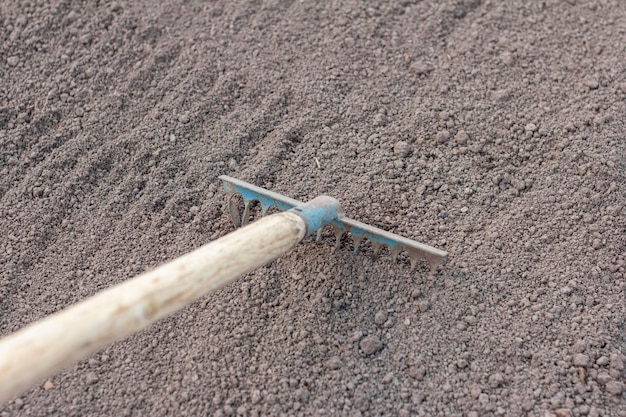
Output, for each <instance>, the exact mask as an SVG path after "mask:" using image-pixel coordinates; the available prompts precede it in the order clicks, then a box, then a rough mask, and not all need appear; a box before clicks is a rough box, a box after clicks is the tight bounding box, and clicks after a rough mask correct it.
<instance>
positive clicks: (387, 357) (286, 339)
mask: <svg viewBox="0 0 626 417" xmlns="http://www.w3.org/2000/svg"><path fill="white" fill-rule="evenodd" d="M623 6H624V4H623V3H622V1H621V0H600V1H589V2H587V1H582V0H576V1H574V0H570V1H559V0H546V1H542V2H539V1H528V2H523V1H507V2H496V1H490V0H484V1H480V0H456V1H451V0H450V1H442V2H438V1H434V0H424V1H404V2H387V3H385V4H382V5H381V4H379V2H374V1H372V2H356V1H345V2H340V1H336V2H316V1H312V0H300V1H289V0H270V1H258V0H257V1H235V2H230V1H218V2H211V3H204V2H200V1H197V0H191V1H178V2H175V1H168V2H151V1H136V2H129V4H126V2H123V3H122V2H102V1H92V2H79V1H60V0H52V1H31V2H21V1H20V2H11V1H6V0H5V1H0V198H1V200H0V334H1V335H7V334H9V333H11V332H13V331H16V330H18V329H20V328H21V327H23V326H25V325H26V324H27V323H29V322H31V321H33V320H36V319H38V318H41V317H44V316H46V315H48V314H50V313H52V312H54V311H58V310H59V309H61V308H63V307H66V306H68V305H70V304H72V303H74V302H77V301H79V300H81V299H83V298H85V297H87V296H90V295H93V294H95V293H96V292H98V291H99V290H102V289H104V288H106V287H109V286H111V285H113V284H116V283H120V282H122V281H124V280H126V279H129V278H131V277H133V276H135V275H136V274H138V273H140V272H142V271H144V270H146V269H148V268H150V267H154V266H156V265H158V264H161V263H163V262H164V261H166V260H169V259H173V258H175V257H176V256H178V255H181V254H183V253H186V252H188V251H190V250H191V249H193V248H196V247H198V246H200V245H202V244H204V243H206V242H208V241H210V240H213V239H216V238H217V237H219V236H222V235H224V234H226V233H228V232H230V231H231V230H232V227H231V225H230V222H229V219H228V217H227V215H226V213H225V210H224V197H225V195H224V193H223V192H222V191H221V189H220V187H219V183H218V181H217V176H218V175H220V174H228V175H231V176H234V177H237V178H240V179H242V180H245V181H249V182H252V183H254V184H256V185H259V186H262V187H266V188H268V189H272V190H273V191H277V192H280V193H283V194H285V195H289V196H291V197H294V198H297V199H300V200H307V199H310V198H313V197H315V196H317V195H319V194H329V195H332V196H334V197H336V198H338V199H339V200H340V201H342V203H343V204H344V207H345V210H346V212H347V214H348V215H349V216H350V217H353V218H356V219H358V220H361V221H364V222H367V223H370V224H372V225H375V226H378V227H381V228H384V229H387V230H391V231H394V232H396V233H399V234H402V235H405V236H407V237H410V238H414V239H416V240H419V241H422V242H425V243H428V244H431V245H434V246H437V247H441V248H444V249H446V250H447V251H449V252H450V259H451V262H450V263H449V264H448V265H447V266H446V267H444V268H442V269H441V270H440V271H439V272H438V273H437V274H436V275H434V276H429V275H428V273H426V272H425V270H424V269H423V268H421V269H418V270H417V271H416V272H410V271H409V269H408V267H407V266H406V265H394V264H393V263H392V262H391V261H390V260H389V259H388V258H387V257H383V258H380V259H374V258H372V257H371V256H367V254H366V255H360V256H354V255H352V254H351V252H350V250H349V248H344V249H342V250H340V251H339V252H337V253H333V251H332V243H331V242H330V240H329V241H326V242H323V243H322V244H314V243H312V242H306V243H304V244H302V245H300V246H299V247H298V248H297V249H296V250H295V251H294V252H293V253H292V254H290V255H288V256H285V257H284V258H282V259H280V260H277V261H275V262H274V263H272V264H270V265H268V266H266V267H264V268H261V269H260V270H258V271H256V272H255V273H252V274H250V275H249V276H246V277H244V278H242V279H241V280H239V281H238V282H236V283H235V284H233V285H230V286H228V287H226V288H224V289H222V290H220V291H219V292H217V293H215V294H212V295H210V296H207V297H204V298H203V299H202V300H201V301H200V302H197V303H195V304H193V305H192V306H190V307H189V308H186V309H184V310H183V311H181V312H179V313H177V314H175V315H173V316H171V317H170V318H168V319H166V320H164V321H162V322H160V323H158V324H156V325H155V326H153V327H151V328H150V329H149V330H147V331H144V332H142V333H140V334H137V335H135V336H133V337H130V338H128V339H127V340H125V341H123V342H121V343H118V344H115V345H114V346H112V347H110V348H108V349H106V350H104V351H102V352H101V353H98V354H96V355H94V356H93V357H92V358H90V359H89V360H85V361H83V362H81V363H79V364H78V365H76V366H74V367H73V368H71V369H69V370H67V371H65V372H63V373H61V374H59V375H55V376H53V377H51V378H50V379H49V380H48V381H42V382H41V384H40V385H39V386H37V387H34V388H33V389H32V390H30V391H29V392H27V393H25V394H23V395H22V396H20V397H19V398H16V399H14V400H12V401H10V402H8V403H6V404H4V405H0V415H1V416H3V417H5V416H43V415H64V416H84V415H98V416H126V415H132V416H135V415H136V416H159V415H181V416H182V415H194V416H196V415H197V416H200V415H216V416H219V415H250V416H254V415H446V416H452V415H458V416H461V415H462V416H484V415H528V416H542V417H543V416H546V417H547V416H553V415H556V416H601V415H603V416H624V415H626V400H625V398H626V389H625V382H626V374H625V371H624V361H625V359H626V356H624V354H625V353H626V324H625V323H626V302H625V294H624V292H625V284H624V277H625V267H626V266H625V261H626V251H625V248H626V238H625V229H626V208H625V207H626V198H625V192H624V188H625V186H626V138H625V132H626V123H625V120H626V117H625V116H626V8H624V7H623ZM347 245H349V243H347Z"/></svg>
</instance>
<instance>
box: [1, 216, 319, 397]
mask: <svg viewBox="0 0 626 417" xmlns="http://www.w3.org/2000/svg"><path fill="white" fill-rule="evenodd" d="M306 233H307V224H306V222H305V220H304V219H303V218H302V217H301V216H300V215H298V214H296V213H293V212H283V213H278V214H274V215H271V216H268V217H265V218H262V219H261V220H259V221H257V222H255V223H252V224H250V225H248V226H246V227H244V228H242V229H239V230H236V231H234V232H233V233H231V234H229V235H226V236H224V237H222V238H221V239H218V240H216V241H214V242H211V243H209V244H207V245H205V246H203V247H201V248H199V249H197V250H195V251H194V252H191V253H189V254H187V255H185V256H183V257H181V258H178V259H176V260H174V261H172V262H170V263H168V264H165V265H163V266H161V267H159V268H157V269H155V270H152V271H150V272H146V273H144V274H142V275H139V276H137V277H136V278H133V279H132V280H130V281H127V282H125V283H122V284H120V285H117V286H115V287H112V288H110V289H108V290H105V291H103V292H101V293H99V294H97V295H95V296H93V297H92V298H89V299H87V300H85V301H83V302H81V303H79V304H76V305H74V306H71V307H69V308H67V309H65V310H63V311H61V312H58V313H55V314H53V315H51V316H49V317H47V318H44V319H42V320H40V321H38V322H35V323H33V324H31V325H29V326H27V327H25V328H24V329H22V330H20V331H18V332H16V333H14V334H12V335H10V336H7V337H6V338H4V339H3V340H0V403H3V402H5V401H7V400H9V399H10V398H12V397H13V396H15V395H18V394H20V393H22V392H23V391H25V390H26V389H28V388H30V387H31V386H33V385H34V384H36V383H38V382H39V381H41V380H42V379H43V378H46V377H49V376H51V375H53V374H55V373H56V372H58V371H60V370H62V369H63V368H65V367H67V366H70V365H72V364H74V363H76V362H77V361H79V360H81V359H84V358H86V357H88V356H89V355H91V354H93V353H95V352H97V351H98V350H100V349H102V348H103V347H105V346H107V345H110V344H111V343H113V342H115V341H118V340H120V339H123V338H124V337H126V336H129V335H131V334H133V333H135V332H138V331H140V330H142V329H145V328H146V327H148V326H149V325H151V324H152V323H154V322H155V321H157V320H159V319H160V318H162V317H164V316H166V315H168V314H170V313H173V312H174V311H177V310H179V309H181V308H183V307H184V306H186V305H188V304H190V303H192V302H193V301H195V300H197V299H198V298H200V297H202V296H204V295H205V294H207V293H209V292H211V291H213V290H215V289H217V288H219V287H221V286H223V285H225V284H228V283H229V282H231V281H233V280H235V279H236V278H237V277H239V276H241V275H243V274H245V273H247V272H250V271H252V270H253V269H255V268H258V267H260V266H262V265H264V264H266V263H268V262H270V261H271V260H273V259H275V258H277V257H279V256H280V255H282V254H284V253H286V252H287V251H289V250H290V249H291V248H293V247H294V246H295V245H296V244H297V243H298V242H299V241H300V240H302V238H303V237H304V236H305V234H306Z"/></svg>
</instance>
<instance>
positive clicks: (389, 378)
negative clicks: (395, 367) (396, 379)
mask: <svg viewBox="0 0 626 417" xmlns="http://www.w3.org/2000/svg"><path fill="white" fill-rule="evenodd" d="M391 381H393V372H388V373H387V374H386V375H385V376H384V377H383V384H388V383H390V382H391Z"/></svg>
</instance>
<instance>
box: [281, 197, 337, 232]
mask: <svg viewBox="0 0 626 417" xmlns="http://www.w3.org/2000/svg"><path fill="white" fill-rule="evenodd" d="M291 211H293V212H296V213H298V214H299V215H300V217H302V218H303V219H304V221H305V222H306V231H307V233H306V235H307V236H311V235H312V234H313V233H315V232H316V231H317V230H319V229H320V228H321V227H323V226H325V225H327V224H328V223H330V222H331V221H333V220H335V219H337V218H338V216H339V214H340V213H341V205H340V204H339V201H337V200H335V199H334V198H332V197H328V196H320V197H317V198H314V199H313V200H311V201H309V202H307V203H305V204H303V205H299V206H296V207H294V208H292V209H291Z"/></svg>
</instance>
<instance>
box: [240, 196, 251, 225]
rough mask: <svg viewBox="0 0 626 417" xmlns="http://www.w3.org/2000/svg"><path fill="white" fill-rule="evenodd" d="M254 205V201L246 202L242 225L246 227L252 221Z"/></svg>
mask: <svg viewBox="0 0 626 417" xmlns="http://www.w3.org/2000/svg"><path fill="white" fill-rule="evenodd" d="M251 205H252V201H250V200H246V201H245V202H244V209H243V216H242V217H241V225H242V226H245V225H247V224H248V222H249V221H250V206H251Z"/></svg>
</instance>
